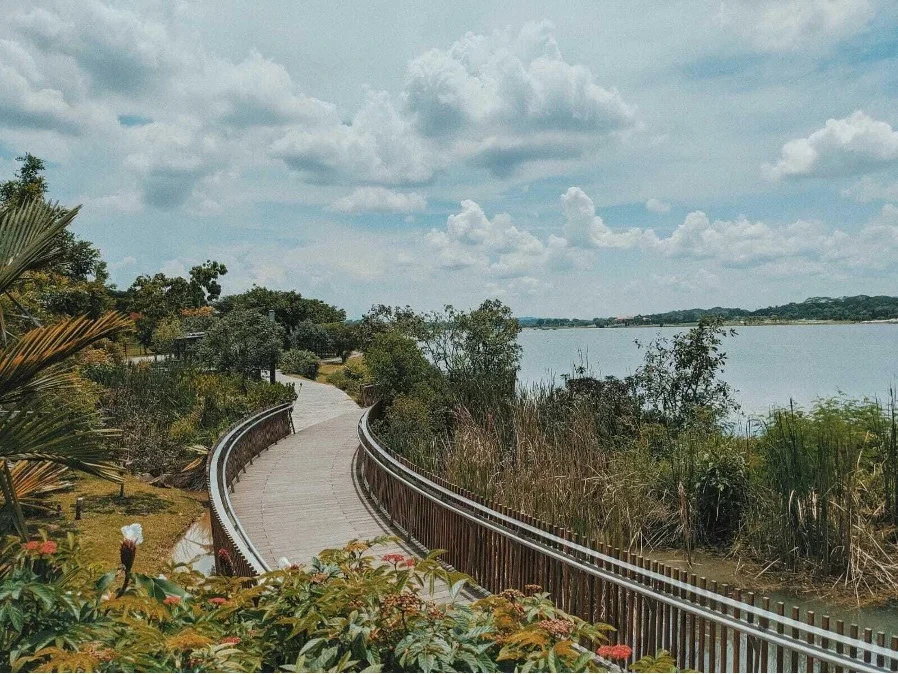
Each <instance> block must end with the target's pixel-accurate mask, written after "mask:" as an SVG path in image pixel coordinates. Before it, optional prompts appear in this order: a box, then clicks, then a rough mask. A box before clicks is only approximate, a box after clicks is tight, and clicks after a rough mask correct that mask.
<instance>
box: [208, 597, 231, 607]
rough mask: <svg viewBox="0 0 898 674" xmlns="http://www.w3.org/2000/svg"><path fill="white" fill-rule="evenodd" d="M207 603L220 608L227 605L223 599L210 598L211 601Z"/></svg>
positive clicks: (226, 601)
mask: <svg viewBox="0 0 898 674" xmlns="http://www.w3.org/2000/svg"><path fill="white" fill-rule="evenodd" d="M209 603H210V604H215V605H216V606H222V605H224V604H227V603H228V600H227V599H225V598H224V597H212V599H210V600H209Z"/></svg>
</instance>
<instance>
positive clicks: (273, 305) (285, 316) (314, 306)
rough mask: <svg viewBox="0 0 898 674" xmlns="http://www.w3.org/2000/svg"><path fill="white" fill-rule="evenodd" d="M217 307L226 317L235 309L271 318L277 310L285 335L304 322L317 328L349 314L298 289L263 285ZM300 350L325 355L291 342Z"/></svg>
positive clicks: (229, 299) (310, 345) (275, 317)
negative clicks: (271, 312) (270, 313)
mask: <svg viewBox="0 0 898 674" xmlns="http://www.w3.org/2000/svg"><path fill="white" fill-rule="evenodd" d="M215 306H216V308H217V309H218V310H219V311H221V312H222V313H224V314H226V313H228V312H230V311H234V310H235V309H254V310H256V311H258V312H261V313H263V314H265V315H266V316H267V315H268V312H269V311H271V310H274V319H275V320H276V321H277V322H278V323H279V324H280V325H281V326H283V328H284V330H285V331H286V333H285V334H290V333H292V332H293V331H295V330H297V328H298V327H299V326H300V324H301V323H303V322H309V323H312V324H315V325H318V324H322V323H341V322H343V321H344V320H346V312H345V311H344V310H343V309H339V308H337V307H335V306H333V305H331V304H327V303H326V302H323V301H321V300H318V299H313V298H308V297H303V296H302V295H300V294H299V293H298V292H296V291H295V290H270V289H269V288H265V287H262V286H253V287H252V288H251V289H250V290H247V291H246V292H244V293H240V294H239V295H228V296H226V297H223V298H221V300H219V301H218V302H217V303H216V305H215ZM292 346H293V347H295V348H299V349H308V350H309V351H315V353H317V354H318V355H321V356H323V355H325V352H324V351H322V350H320V349H319V348H316V345H314V344H309V343H305V344H304V343H299V342H292Z"/></svg>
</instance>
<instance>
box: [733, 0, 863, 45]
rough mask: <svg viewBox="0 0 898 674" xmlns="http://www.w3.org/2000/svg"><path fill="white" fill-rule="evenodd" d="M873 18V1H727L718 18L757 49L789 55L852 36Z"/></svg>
mask: <svg viewBox="0 0 898 674" xmlns="http://www.w3.org/2000/svg"><path fill="white" fill-rule="evenodd" d="M873 15H874V10H873V6H872V5H871V3H870V0H725V1H724V2H721V4H720V11H719V14H718V18H719V20H720V23H721V25H722V27H723V28H724V29H727V30H732V31H734V32H735V33H737V34H738V35H739V36H740V37H742V38H743V39H745V40H746V41H748V42H749V43H750V44H751V45H752V46H753V47H755V48H757V49H759V50H761V51H770V52H786V51H793V50H796V49H800V48H803V47H808V46H816V45H827V44H831V43H834V42H836V41H838V40H841V39H843V38H847V37H850V36H852V35H854V34H856V33H858V32H860V31H861V30H863V29H864V28H865V27H866V25H867V24H868V23H869V21H870V19H872V18H873Z"/></svg>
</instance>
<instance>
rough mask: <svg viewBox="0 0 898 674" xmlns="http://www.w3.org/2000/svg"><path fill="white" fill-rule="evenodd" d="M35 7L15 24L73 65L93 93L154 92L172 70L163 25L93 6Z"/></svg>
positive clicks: (88, 0) (172, 54)
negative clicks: (83, 76) (157, 83)
mask: <svg viewBox="0 0 898 674" xmlns="http://www.w3.org/2000/svg"><path fill="white" fill-rule="evenodd" d="M49 4H50V6H51V7H52V8H51V9H48V8H45V7H35V8H34V9H32V10H31V11H30V12H28V13H26V14H24V15H21V16H19V17H16V18H15V20H14V24H15V25H16V26H17V28H18V29H19V30H20V31H21V32H22V33H23V34H25V35H27V36H28V37H30V38H31V39H32V40H33V41H34V42H35V43H36V44H37V45H38V46H39V47H41V48H42V49H44V50H46V51H52V52H57V53H61V54H65V55H67V56H69V57H71V58H72V59H74V60H75V61H76V62H77V64H78V66H79V67H80V68H81V70H82V71H83V72H85V73H87V74H88V75H89V77H90V83H91V87H92V88H93V89H95V90H97V91H121V92H129V91H135V90H139V89H143V88H145V87H151V86H153V85H154V84H155V83H156V82H157V81H159V80H161V79H162V78H164V77H165V76H166V75H168V74H169V73H170V72H172V70H173V69H174V68H175V67H176V64H177V61H178V58H179V51H177V50H172V49H171V37H170V35H169V34H168V30H167V29H166V27H165V25H163V24H162V23H159V22H157V21H153V20H151V19H149V18H148V17H147V16H146V15H139V14H137V13H135V12H133V11H131V10H129V9H124V8H120V7H113V6H111V5H107V4H105V3H102V2H98V1H97V0H84V1H83V2H78V3H70V2H64V1H61V2H53V3H49Z"/></svg>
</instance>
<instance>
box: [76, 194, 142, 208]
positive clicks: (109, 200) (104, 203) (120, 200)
mask: <svg viewBox="0 0 898 674" xmlns="http://www.w3.org/2000/svg"><path fill="white" fill-rule="evenodd" d="M76 201H77V202H79V203H81V204H82V205H83V208H82V212H84V213H86V212H89V211H94V210H96V211H98V212H101V213H137V212H138V211H139V210H140V209H141V205H142V204H141V195H140V193H138V192H132V191H122V192H116V193H115V194H106V195H104V196H101V197H84V198H82V199H76Z"/></svg>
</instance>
